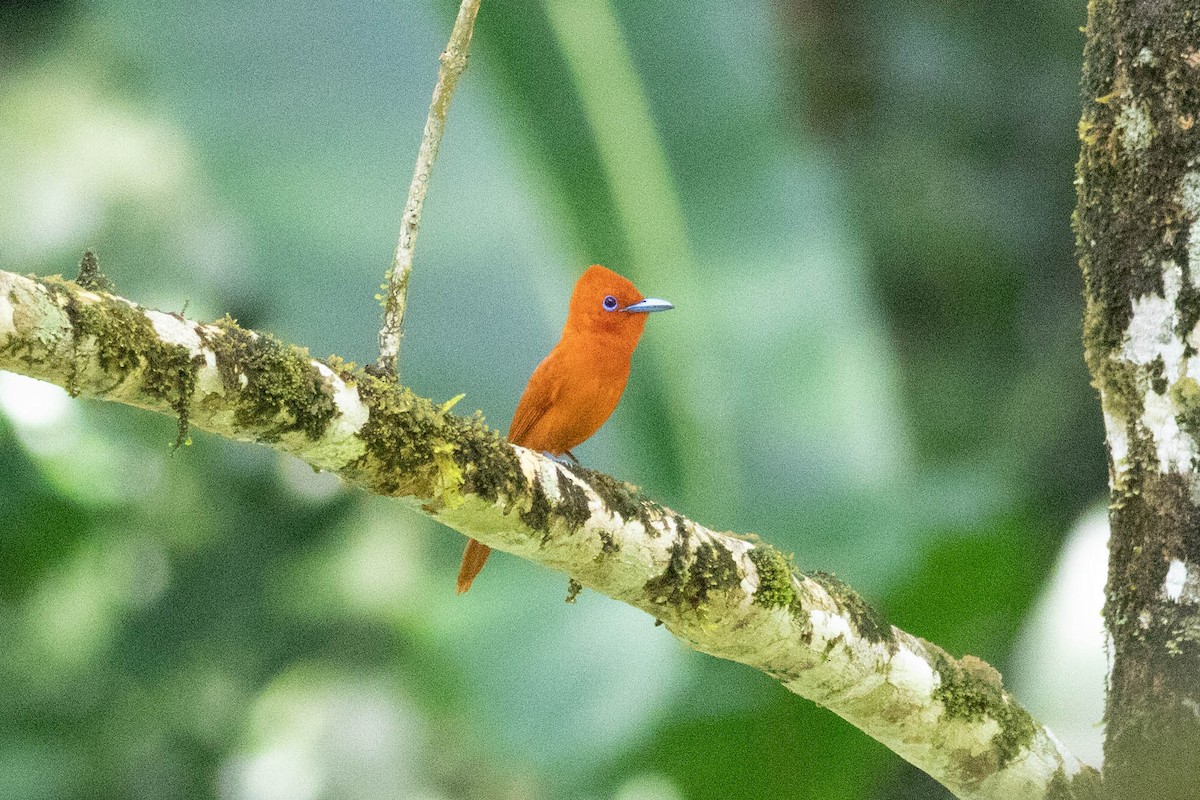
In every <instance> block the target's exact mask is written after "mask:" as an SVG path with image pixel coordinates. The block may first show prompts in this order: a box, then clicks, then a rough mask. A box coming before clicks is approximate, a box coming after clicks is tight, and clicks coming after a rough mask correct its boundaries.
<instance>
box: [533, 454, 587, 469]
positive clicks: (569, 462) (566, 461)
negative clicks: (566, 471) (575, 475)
mask: <svg viewBox="0 0 1200 800" xmlns="http://www.w3.org/2000/svg"><path fill="white" fill-rule="evenodd" d="M542 455H544V456H545V457H546V458H548V459H550V460H551V461H553V462H555V463H556V464H562V465H563V466H564V467H582V466H583V464H580V463H579V459H578V458H576V457H575V454H574V453H572V452H571V451H570V450H568V451H567V452H566V453H564V454H563V455H561V456H556V455H554V453H549V452H547V451H545V450H543V451H542Z"/></svg>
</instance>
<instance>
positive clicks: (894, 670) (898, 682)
mask: <svg viewBox="0 0 1200 800" xmlns="http://www.w3.org/2000/svg"><path fill="white" fill-rule="evenodd" d="M888 682H889V683H891V684H892V685H893V686H895V687H896V688H897V689H900V690H901V691H903V692H907V693H908V694H911V695H913V696H916V697H931V696H932V695H933V690H934V689H936V688H937V685H938V683H940V682H941V679H940V678H939V677H938V674H937V673H936V672H934V671H933V667H931V666H930V665H929V662H928V661H926V660H925V659H924V658H922V657H921V656H919V655H917V654H916V653H914V652H912V651H911V650H909V649H908V648H906V647H901V648H900V649H899V650H897V651H896V654H895V655H893V656H892V659H891V664H890V669H889V671H888Z"/></svg>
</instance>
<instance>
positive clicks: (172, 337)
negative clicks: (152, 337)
mask: <svg viewBox="0 0 1200 800" xmlns="http://www.w3.org/2000/svg"><path fill="white" fill-rule="evenodd" d="M144 313H145V314H146V319H148V320H150V324H151V325H153V326H154V332H155V333H157V334H158V338H160V339H162V340H163V341H164V342H165V343H167V344H177V345H179V346H181V347H186V348H187V350H188V352H189V353H191V354H192V355H194V356H198V355H200V353H201V352H202V347H201V343H200V335H199V334H198V333H196V329H195V328H193V327H192V324H191V323H190V322H184V321H183V320H181V319H179V318H178V317H173V316H171V315H170V314H164V313H163V312H161V311H152V310H149V309H148V310H146V311H145V312H144Z"/></svg>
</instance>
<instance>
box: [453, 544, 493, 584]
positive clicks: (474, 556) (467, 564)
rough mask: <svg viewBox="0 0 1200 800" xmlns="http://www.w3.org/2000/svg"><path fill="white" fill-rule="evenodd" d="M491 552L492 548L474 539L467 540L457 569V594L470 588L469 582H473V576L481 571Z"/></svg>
mask: <svg viewBox="0 0 1200 800" xmlns="http://www.w3.org/2000/svg"><path fill="white" fill-rule="evenodd" d="M491 552H492V548H490V547H488V546H487V545H486V544H481V543H480V542H477V541H475V540H474V539H469V540H467V549H466V550H464V551H463V557H462V566H461V567H459V568H458V593H459V594H462V593H463V592H465V591H466V590H467V589H470V588H471V582H472V581H474V580H475V576H476V575H478V574H479V571H480V570H481V569H483V565H484V563H485V562H486V561H487V558H488V554H489V553H491Z"/></svg>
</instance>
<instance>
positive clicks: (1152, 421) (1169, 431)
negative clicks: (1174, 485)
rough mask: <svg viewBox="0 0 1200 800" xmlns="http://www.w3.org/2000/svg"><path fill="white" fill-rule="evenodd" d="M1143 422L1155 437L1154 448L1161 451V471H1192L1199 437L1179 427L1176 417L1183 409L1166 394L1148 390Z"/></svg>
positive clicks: (1158, 453)
mask: <svg viewBox="0 0 1200 800" xmlns="http://www.w3.org/2000/svg"><path fill="white" fill-rule="evenodd" d="M1143 402H1144V404H1145V409H1144V410H1143V411H1142V424H1143V425H1145V426H1146V430H1147V431H1149V432H1150V434H1151V435H1152V436H1153V437H1154V450H1155V452H1156V453H1157V455H1158V470H1159V472H1163V473H1166V472H1179V473H1181V474H1185V475H1189V476H1190V475H1191V473H1192V459H1194V458H1196V457H1197V455H1198V454H1200V453H1198V450H1197V447H1196V440H1195V439H1193V438H1192V437H1191V436H1190V435H1189V434H1187V433H1185V432H1184V431H1182V430H1181V429H1180V428H1179V421H1178V419H1177V418H1176V414H1178V413H1179V412H1180V411H1181V409H1180V408H1179V407H1178V406H1177V405H1176V404H1175V401H1174V400H1172V399H1171V398H1170V397H1168V396H1166V395H1160V394H1155V393H1154V392H1153V391H1149V392H1146V397H1145V400H1144V401H1143Z"/></svg>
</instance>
